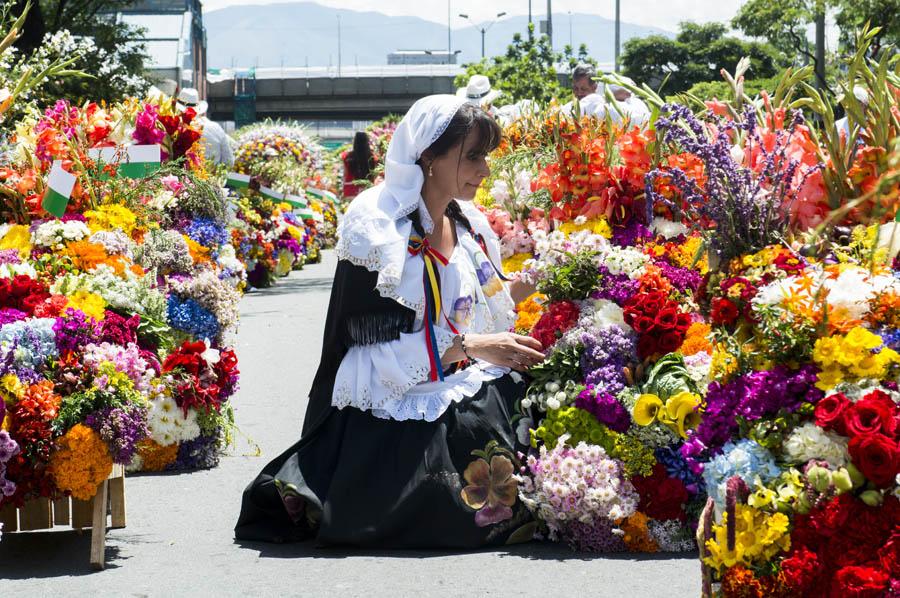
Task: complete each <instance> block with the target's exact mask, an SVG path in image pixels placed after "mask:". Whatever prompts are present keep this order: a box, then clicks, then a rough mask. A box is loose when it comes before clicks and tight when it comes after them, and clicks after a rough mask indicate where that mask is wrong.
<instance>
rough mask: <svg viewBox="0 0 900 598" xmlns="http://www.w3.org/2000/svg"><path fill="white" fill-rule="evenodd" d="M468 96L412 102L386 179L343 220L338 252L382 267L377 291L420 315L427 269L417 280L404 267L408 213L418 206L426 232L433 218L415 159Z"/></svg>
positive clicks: (388, 160) (390, 151)
mask: <svg viewBox="0 0 900 598" xmlns="http://www.w3.org/2000/svg"><path fill="white" fill-rule="evenodd" d="M464 101H465V100H464V99H463V98H458V97H456V96H452V95H433V96H426V97H424V98H422V99H420V100H418V101H417V102H416V103H415V104H413V105H412V108H410V109H409V112H407V113H406V116H404V117H403V120H401V121H400V124H399V125H397V130H396V131H394V136H393V137H392V138H391V143H390V145H389V146H388V151H387V156H386V158H385V165H384V182H383V183H381V184H379V185H376V186H374V187H372V188H371V189H367V190H366V191H363V192H362V193H361V194H360V195H358V196H357V197H356V199H354V200H353V203H351V204H350V208H349V209H348V210H347V213H346V214H344V216H343V218H342V219H341V222H340V224H339V226H338V242H337V246H336V248H335V250H336V252H337V255H338V258H339V259H345V260H348V261H350V262H351V263H354V264H356V265H358V266H365V267H366V268H367V269H368V270H370V271H372V272H378V283H377V286H376V289H377V290H378V292H379V293H380V294H381V295H382V296H384V297H390V298H392V299H395V300H396V301H397V302H399V303H400V304H401V305H404V306H406V307H409V308H410V309H414V310H415V311H416V313H417V314H418V315H421V314H422V313H423V312H424V296H423V293H422V271H421V268H419V271H418V279H417V280H416V279H415V275H414V274H410V273H409V271H410V269H406V271H404V264H405V262H406V259H407V256H408V255H409V254H408V252H407V244H408V243H409V236H410V233H411V232H412V221H411V220H409V218H407V216H409V214H411V213H412V212H413V211H414V210H416V209H419V218H420V220H421V222H422V227H423V228H424V229H425V232H426V233H427V232H431V230H432V228H433V226H434V223H433V222H432V221H431V217H430V216H429V214H428V210H426V209H425V204H424V202H423V201H422V185H423V183H424V182H425V175H424V173H423V172H422V168H421V166H419V165H418V164H416V162H417V161H418V159H419V158H420V157H421V156H422V152H424V151H425V150H426V149H428V147H429V146H431V144H433V143H434V142H435V141H437V139H438V137H440V136H441V134H443V132H444V131H446V130H447V126H448V125H449V124H450V120H451V119H452V118H453V116H454V115H455V114H456V113H457V111H458V110H459V109H460V107H461V106H462V105H463V103H464ZM416 261H417V262H419V261H420V260H416ZM407 278H409V279H410V280H407Z"/></svg>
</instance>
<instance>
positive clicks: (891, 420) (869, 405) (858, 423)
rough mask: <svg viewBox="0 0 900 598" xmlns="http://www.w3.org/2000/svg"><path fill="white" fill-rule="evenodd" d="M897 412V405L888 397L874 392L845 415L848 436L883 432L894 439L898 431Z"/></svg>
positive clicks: (851, 407) (852, 406)
mask: <svg viewBox="0 0 900 598" xmlns="http://www.w3.org/2000/svg"><path fill="white" fill-rule="evenodd" d="M897 412H898V407H897V405H896V404H895V403H894V401H893V400H892V399H891V398H890V397H889V396H888V395H886V394H885V393H883V392H881V391H880V390H876V391H873V392H871V393H869V394H868V395H866V396H865V397H863V398H862V399H860V400H859V401H857V402H856V403H855V404H854V405H851V406H850V408H849V409H847V411H846V412H845V413H844V423H845V426H846V429H847V436H862V435H868V434H875V433H878V432H881V433H882V434H884V435H886V436H890V437H893V436H894V434H895V433H896V431H897V419H896V416H897Z"/></svg>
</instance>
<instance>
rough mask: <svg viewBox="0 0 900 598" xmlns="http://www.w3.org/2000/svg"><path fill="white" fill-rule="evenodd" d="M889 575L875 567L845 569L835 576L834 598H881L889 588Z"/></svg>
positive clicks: (832, 592)
mask: <svg viewBox="0 0 900 598" xmlns="http://www.w3.org/2000/svg"><path fill="white" fill-rule="evenodd" d="M888 581H890V578H889V577H888V575H887V573H885V572H884V571H880V570H879V569H875V568H873V567H857V566H851V567H844V568H842V569H839V570H838V572H837V574H835V576H834V584H833V586H834V587H832V589H831V596H832V597H833V598H879V597H880V596H882V593H883V592H884V590H885V589H886V588H887V585H888Z"/></svg>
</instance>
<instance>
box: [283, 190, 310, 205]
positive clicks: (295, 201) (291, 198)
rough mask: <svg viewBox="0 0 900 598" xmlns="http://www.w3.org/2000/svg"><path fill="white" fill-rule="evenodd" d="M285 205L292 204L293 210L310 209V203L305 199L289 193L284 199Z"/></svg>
mask: <svg viewBox="0 0 900 598" xmlns="http://www.w3.org/2000/svg"><path fill="white" fill-rule="evenodd" d="M283 201H284V203H286V204H290V206H291V207H292V208H306V207H309V202H307V201H306V199H305V198H303V197H300V196H299V195H293V194H290V193H288V194H287V195H286V196H285V198H284V200H283Z"/></svg>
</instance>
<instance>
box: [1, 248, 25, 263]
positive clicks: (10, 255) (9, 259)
mask: <svg viewBox="0 0 900 598" xmlns="http://www.w3.org/2000/svg"><path fill="white" fill-rule="evenodd" d="M21 263H22V258H20V257H19V250H18V249H0V264H21Z"/></svg>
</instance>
